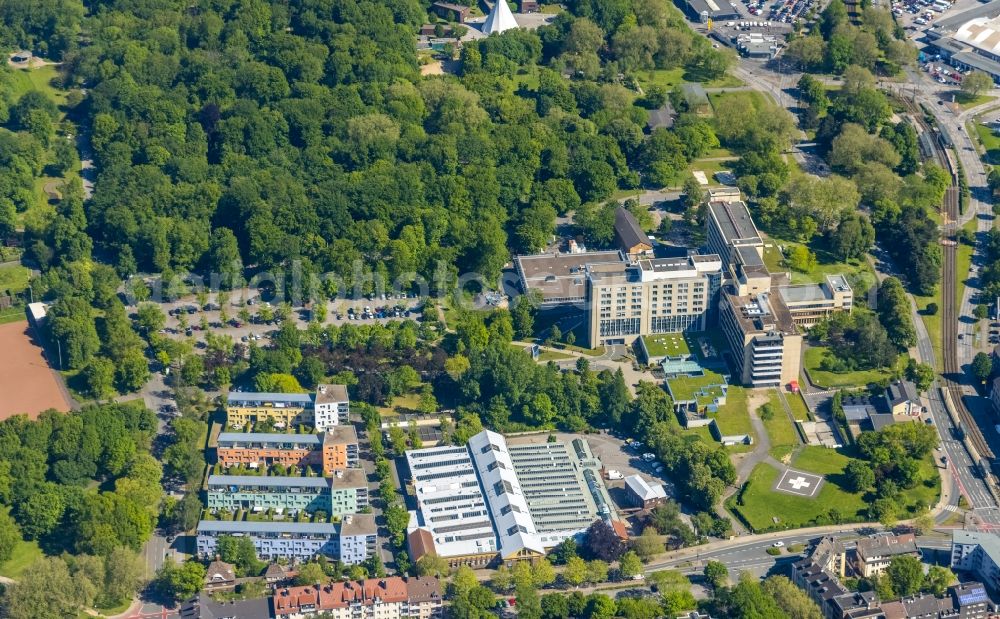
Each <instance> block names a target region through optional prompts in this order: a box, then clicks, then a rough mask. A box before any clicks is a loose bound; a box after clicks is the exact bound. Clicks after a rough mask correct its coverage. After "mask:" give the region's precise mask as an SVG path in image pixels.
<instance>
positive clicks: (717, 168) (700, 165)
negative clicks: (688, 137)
mask: <svg viewBox="0 0 1000 619" xmlns="http://www.w3.org/2000/svg"><path fill="white" fill-rule="evenodd" d="M707 159H709V157H705V158H703V159H695V160H694V161H692V162H691V164H690V165H688V167H687V169H686V170H684V172H683V173H682V174H678V175H677V176H675V177H674V178H673V179H671V182H670V184H669V185H668V186H669V187H680V186H681V185H682V184H683V183H684V180H685V179H686V178H687V177H688V176H691V175H692V173H693V172H696V171H698V172H704V173H705V178H707V179H708V184H709V185H710V186H715V185H718V184H719V182H718V181H716V180H715V174H716V173H717V172H723V171H726V170H730V169H732V167H733V163H735V162H736V160H735V159H732V160H717V159H716V160H712V161H706V160H707Z"/></svg>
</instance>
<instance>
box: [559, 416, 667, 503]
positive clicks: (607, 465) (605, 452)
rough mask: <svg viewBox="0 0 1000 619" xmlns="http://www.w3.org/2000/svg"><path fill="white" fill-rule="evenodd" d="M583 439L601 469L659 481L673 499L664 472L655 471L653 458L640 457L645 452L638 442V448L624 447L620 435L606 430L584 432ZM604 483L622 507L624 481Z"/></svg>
mask: <svg viewBox="0 0 1000 619" xmlns="http://www.w3.org/2000/svg"><path fill="white" fill-rule="evenodd" d="M558 438H559V440H564V441H568V440H572V439H573V438H578V435H575V434H561V435H558ZM584 438H586V440H587V443H588V444H589V445H590V450H591V451H592V452H593V453H594V455H595V456H597V458H598V459H599V460H600V461H601V464H603V465H604V469H605V471H618V472H619V473H621V474H622V477H628V476H630V475H642V477H643V478H645V479H647V480H652V481H654V482H656V483H662V484H663V487H664V489H665V490H666V491H667V496H670V497H673V498H676V494H675V490H674V485H673V484H672V483H670V481H669V480H668V479H667V477H666V476H665V475H664V472H663V470H662V468H661V470H660V472H657V471H656V470H655V469H656V466H657V465H659V463H658V462H656V460H655V458H654V459H652V460H649V461H647V460H644V459H643V457H642V456H643V454H644V453H649V452H648V448H647V447H646V446H645V445H641V446H640V447H638V448H635V447H627V446H626V445H625V440H624V438H618V437H616V436H614V435H612V434H608V433H606V432H601V433H599V434H587V435H586V436H585V437H584ZM660 466H662V465H660ZM604 484H605V485H606V486H607V487H608V492H609V494H611V498H612V499H614V500H615V502H617V503H618V504H619V506H620V507H622V506H624V503H623V502H622V497H623V496H624V488H625V482H624V481H622V480H619V479H607V478H605V480H604Z"/></svg>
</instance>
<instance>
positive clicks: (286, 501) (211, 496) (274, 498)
mask: <svg viewBox="0 0 1000 619" xmlns="http://www.w3.org/2000/svg"><path fill="white" fill-rule="evenodd" d="M207 486H208V492H207V507H208V509H210V510H220V509H222V510H237V509H245V510H250V511H258V512H259V511H264V510H268V509H274V510H278V511H289V512H293V513H294V512H298V511H300V510H304V511H307V512H310V513H313V512H317V511H323V512H326V513H327V514H328V515H331V516H342V515H344V514H354V513H357V512H358V511H359V510H361V509H364V508H365V507H367V506H368V481H367V478H366V475H365V472H364V471H363V470H361V469H345V470H342V471H337V472H336V474H335V476H334V477H274V476H267V475H210V476H209V478H208V484H207Z"/></svg>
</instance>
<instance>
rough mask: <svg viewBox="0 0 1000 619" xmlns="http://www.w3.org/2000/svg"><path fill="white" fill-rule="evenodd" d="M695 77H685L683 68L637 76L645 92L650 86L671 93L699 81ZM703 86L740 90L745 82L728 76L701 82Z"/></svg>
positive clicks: (640, 72) (642, 72)
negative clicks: (682, 86)
mask: <svg viewBox="0 0 1000 619" xmlns="http://www.w3.org/2000/svg"><path fill="white" fill-rule="evenodd" d="M694 77H697V76H694V75H685V73H684V69H682V68H677V69H655V70H653V71H639V72H638V73H637V74H636V79H637V80H638V82H639V86H641V87H642V89H643V90H647V89H648V87H649V86H662V87H663V88H665V89H666V90H667V91H670V90H672V89H673V87H674V86H677V85H680V84H683V83H684V82H691V81H697V80H694V79H692V78H694ZM701 85H702V86H704V87H705V88H739V87H740V86H743V82H742V81H741V80H740V79H739V78H737V77H734V76H732V75H726V76H725V77H723V78H721V79H717V80H709V81H707V82H701Z"/></svg>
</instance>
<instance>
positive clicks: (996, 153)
mask: <svg viewBox="0 0 1000 619" xmlns="http://www.w3.org/2000/svg"><path fill="white" fill-rule="evenodd" d="M972 128H973V129H974V131H970V132H969V133H970V134H971V133H974V134H975V135H976V136H977V137H978V138H979V143H980V144H982V145H983V150H985V154H984V155H983V160H984V161H986V163H989V164H990V165H996V164H997V163H1000V136H997V135H995V134H994V133H993V129H991V128H990V127H987V126H986V125H984V124H983V123H982V117H979V118H976V119H975V120H973V121H972Z"/></svg>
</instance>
